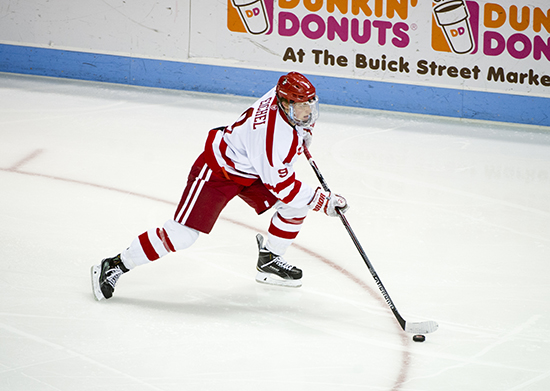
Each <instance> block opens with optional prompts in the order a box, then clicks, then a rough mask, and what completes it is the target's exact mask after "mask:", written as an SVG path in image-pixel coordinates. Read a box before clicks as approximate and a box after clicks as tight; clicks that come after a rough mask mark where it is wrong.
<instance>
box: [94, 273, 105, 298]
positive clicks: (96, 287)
mask: <svg viewBox="0 0 550 391" xmlns="http://www.w3.org/2000/svg"><path fill="white" fill-rule="evenodd" d="M90 273H91V275H92V292H93V294H94V298H95V299H96V300H97V301H100V300H103V299H104V298H105V297H104V296H103V293H101V288H100V287H99V275H100V274H101V265H95V266H92V268H91V270H90Z"/></svg>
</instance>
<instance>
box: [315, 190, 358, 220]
mask: <svg viewBox="0 0 550 391" xmlns="http://www.w3.org/2000/svg"><path fill="white" fill-rule="evenodd" d="M308 206H309V207H310V209H313V210H314V211H315V212H318V211H320V210H321V211H323V212H324V213H325V214H326V215H327V216H330V217H336V216H338V213H337V211H336V209H338V210H339V211H340V212H342V213H346V211H347V210H348V209H349V205H348V202H347V201H346V199H345V198H344V197H342V196H341V195H338V194H333V193H332V192H330V191H324V190H323V189H321V188H320V187H318V188H317V189H316V190H315V194H314V195H313V198H312V199H311V201H310V202H309V204H308Z"/></svg>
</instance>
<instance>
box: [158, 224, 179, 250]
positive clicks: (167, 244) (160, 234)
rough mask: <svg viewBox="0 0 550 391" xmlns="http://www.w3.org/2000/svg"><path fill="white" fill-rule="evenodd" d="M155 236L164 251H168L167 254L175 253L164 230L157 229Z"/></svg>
mask: <svg viewBox="0 0 550 391" xmlns="http://www.w3.org/2000/svg"><path fill="white" fill-rule="evenodd" d="M157 236H158V237H159V239H160V241H161V242H162V244H163V245H164V248H165V249H166V251H168V252H169V253H170V252H172V253H173V252H175V251H176V249H175V248H174V245H173V244H172V242H171V241H170V238H169V237H168V233H167V232H166V230H165V229H164V228H157Z"/></svg>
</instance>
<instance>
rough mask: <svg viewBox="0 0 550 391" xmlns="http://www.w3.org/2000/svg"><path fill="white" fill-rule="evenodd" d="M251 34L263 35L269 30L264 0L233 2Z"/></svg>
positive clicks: (233, 0)
mask: <svg viewBox="0 0 550 391" xmlns="http://www.w3.org/2000/svg"><path fill="white" fill-rule="evenodd" d="M231 1H232V2H233V5H234V6H235V8H236V9H237V10H238V11H239V15H240V17H241V20H242V21H243V23H244V25H245V27H246V30H247V31H248V32H249V33H250V34H263V33H265V32H266V31H267V30H268V29H269V22H268V20H267V13H266V11H265V6H264V2H263V0H231Z"/></svg>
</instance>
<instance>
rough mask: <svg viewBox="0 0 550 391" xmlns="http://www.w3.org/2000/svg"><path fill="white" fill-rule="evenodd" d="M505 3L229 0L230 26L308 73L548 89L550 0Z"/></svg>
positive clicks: (544, 91)
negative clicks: (549, 0) (549, 2)
mask: <svg viewBox="0 0 550 391" xmlns="http://www.w3.org/2000/svg"><path fill="white" fill-rule="evenodd" d="M506 3H507V4H506V5H502V4H501V2H499V3H497V2H490V1H481V0H435V1H432V2H421V1H419V0H228V3H227V27H228V30H229V31H230V32H231V33H232V34H234V36H235V37H238V36H239V34H246V35H248V36H249V37H251V38H252V39H256V40H258V42H260V41H261V45H263V46H264V47H266V48H269V50H271V51H272V52H279V58H280V61H281V63H283V64H284V63H294V64H292V65H293V68H295V69H301V70H303V71H306V72H307V71H314V72H323V73H327V74H334V75H341V76H344V77H356V78H366V79H373V80H376V79H383V80H388V78H390V79H392V80H391V81H397V82H412V83H418V84H424V83H430V84H432V83H434V82H436V83H437V84H442V85H449V86H464V85H467V86H470V87H472V88H474V89H479V90H498V91H505V92H510V93H534V94H535V95H540V96H550V92H549V91H550V90H549V89H548V88H549V87H550V5H549V4H548V0H533V1H530V2H529V3H528V4H526V3H525V2H519V1H517V0H511V1H510V2H506ZM243 60H247V59H243ZM250 60H252V61H257V60H256V59H250ZM266 65H267V66H269V65H268V64H266Z"/></svg>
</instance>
